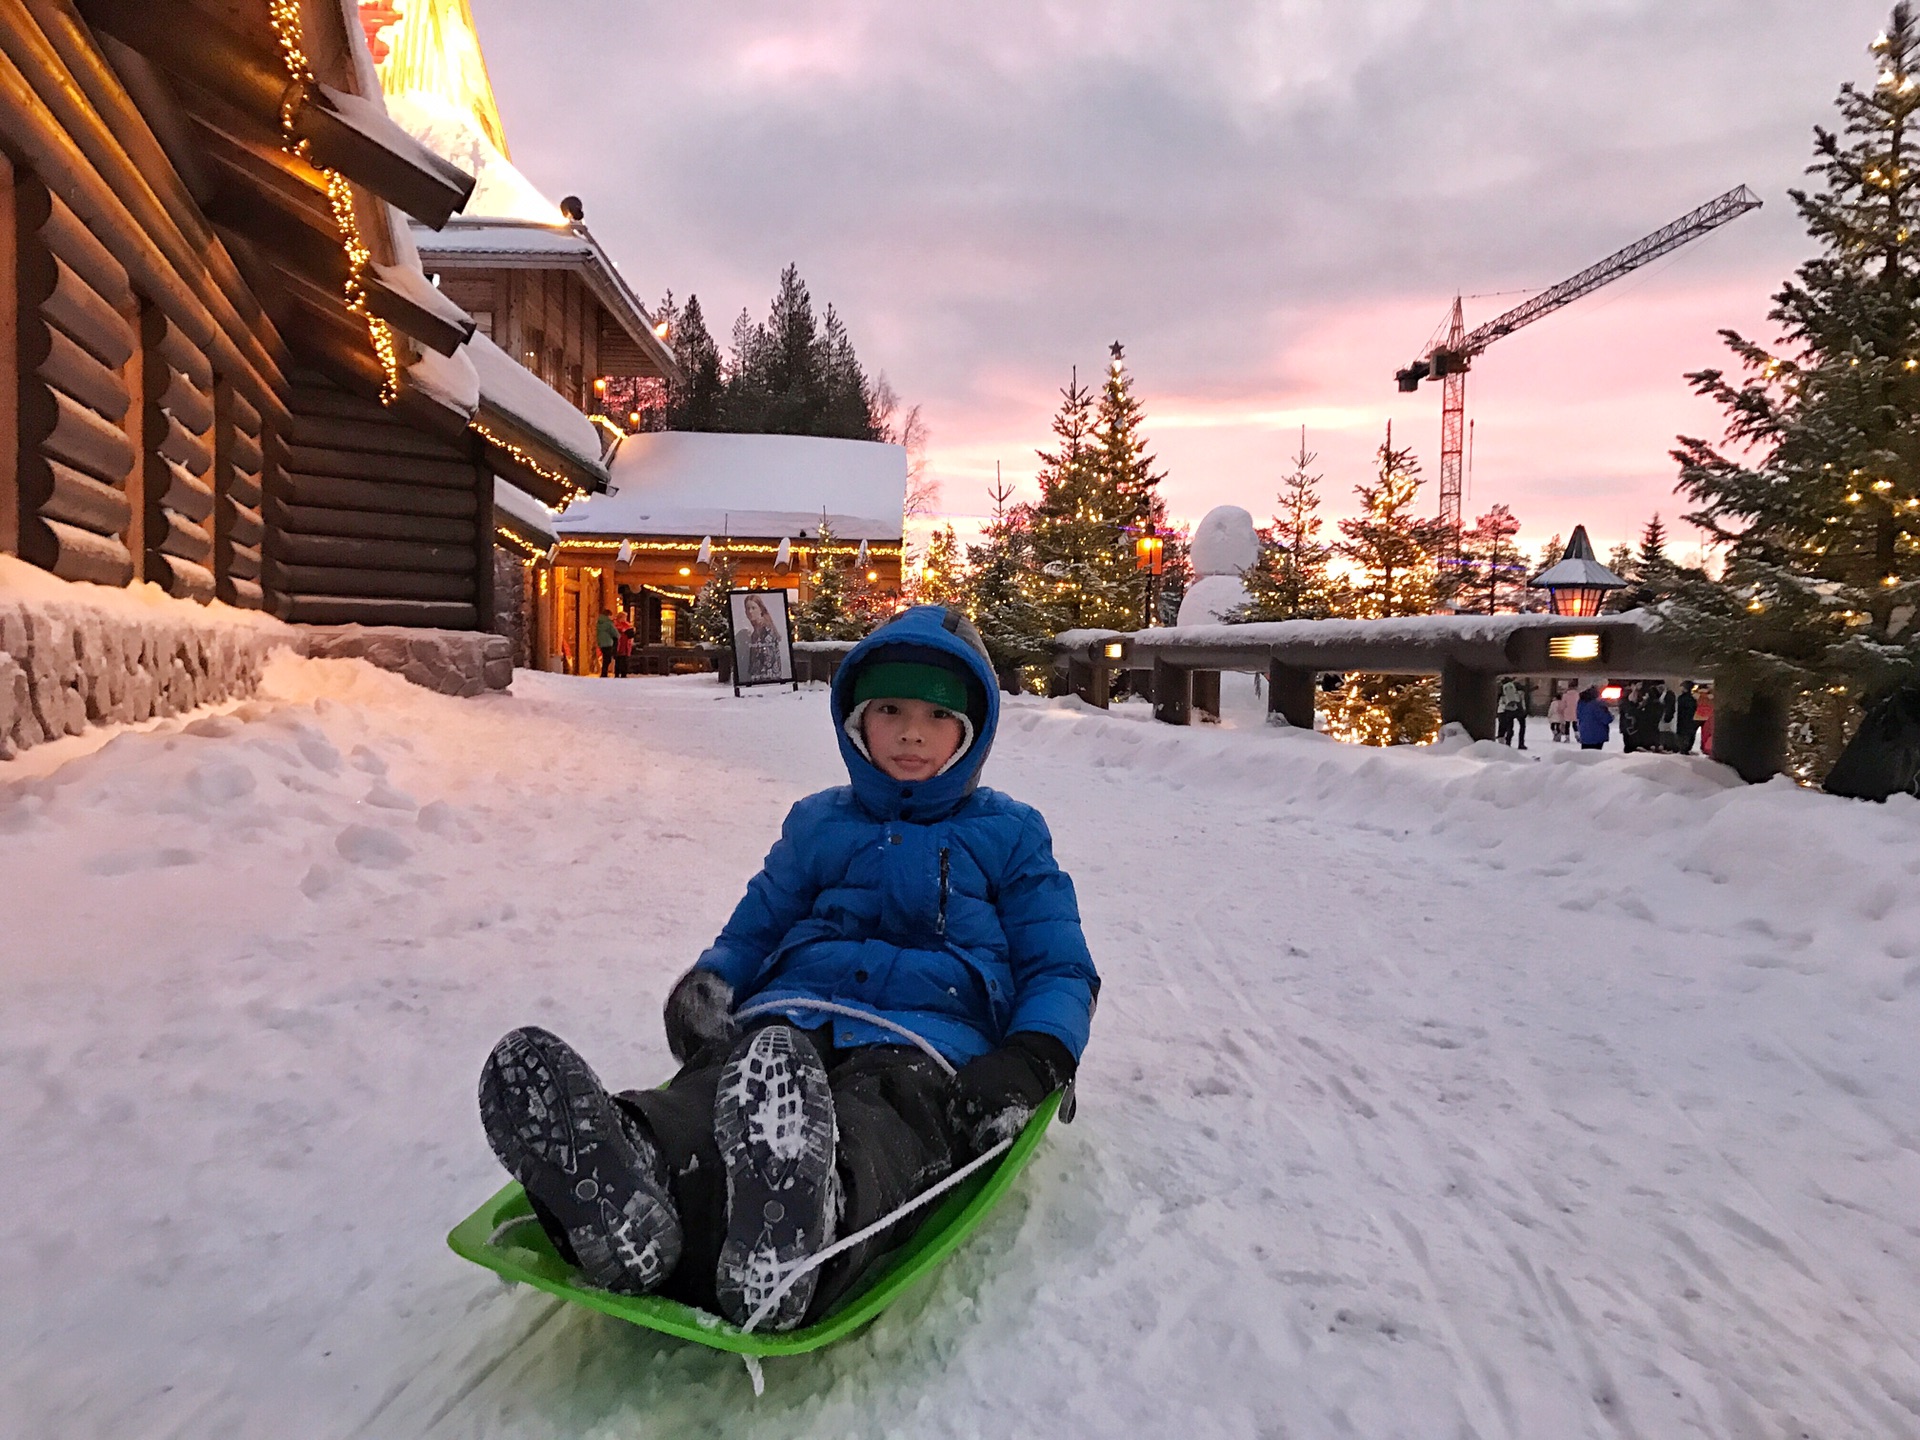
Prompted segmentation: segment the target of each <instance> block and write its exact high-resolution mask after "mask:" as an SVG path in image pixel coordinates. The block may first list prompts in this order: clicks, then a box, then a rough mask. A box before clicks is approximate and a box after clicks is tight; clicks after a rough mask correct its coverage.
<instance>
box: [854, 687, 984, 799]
mask: <svg viewBox="0 0 1920 1440" xmlns="http://www.w3.org/2000/svg"><path fill="white" fill-rule="evenodd" d="M860 728H861V731H862V733H864V734H865V735H866V738H867V753H868V754H869V755H871V756H872V757H873V763H874V764H876V765H878V766H879V767H880V769H881V772H882V773H883V774H885V775H886V776H887V778H888V779H890V780H931V779H932V778H933V777H934V776H935V775H938V774H939V773H940V767H941V766H942V765H945V764H946V763H947V761H949V760H951V759H952V758H953V752H954V751H956V750H958V749H959V748H960V741H961V738H962V737H963V736H964V735H965V733H966V732H965V730H964V728H963V727H962V726H961V724H960V717H959V716H958V715H955V714H954V713H953V711H951V710H949V709H947V708H946V707H945V706H944V705H935V704H932V703H931V702H930V701H926V700H893V699H888V698H886V697H884V696H883V697H881V698H880V699H877V700H869V701H868V702H867V708H866V709H865V710H864V711H863V712H862V713H861V716H860Z"/></svg>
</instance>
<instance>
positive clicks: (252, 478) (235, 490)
mask: <svg viewBox="0 0 1920 1440" xmlns="http://www.w3.org/2000/svg"><path fill="white" fill-rule="evenodd" d="M227 493H228V494H229V495H231V496H232V497H233V503H234V504H236V505H245V506H247V507H248V508H249V509H253V510H258V509H259V508H260V497H261V494H262V488H261V480H260V475H259V473H258V472H257V471H256V472H249V471H246V470H242V469H241V468H239V467H238V466H235V467H234V471H233V474H232V475H230V476H229V477H227Z"/></svg>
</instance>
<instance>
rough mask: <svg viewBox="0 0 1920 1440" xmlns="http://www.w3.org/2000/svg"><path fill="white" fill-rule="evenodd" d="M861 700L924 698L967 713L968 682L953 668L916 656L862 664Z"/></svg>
mask: <svg viewBox="0 0 1920 1440" xmlns="http://www.w3.org/2000/svg"><path fill="white" fill-rule="evenodd" d="M862 700H924V701H926V702H927V703H928V704H929V705H939V706H942V707H944V708H946V709H948V710H951V711H953V712H954V713H955V714H957V715H964V714H966V713H967V686H966V682H965V681H963V680H962V679H961V678H960V677H959V676H958V675H956V674H954V673H953V671H951V670H943V669H941V668H940V667H939V666H938V665H923V664H920V663H919V662H917V661H913V660H885V661H881V662H879V663H878V664H868V665H863V666H861V667H860V673H859V675H858V676H856V677H855V678H854V682H853V703H854V704H856V705H858V704H859V703H860V702H861V701H862Z"/></svg>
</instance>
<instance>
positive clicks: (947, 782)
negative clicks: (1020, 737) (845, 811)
mask: <svg viewBox="0 0 1920 1440" xmlns="http://www.w3.org/2000/svg"><path fill="white" fill-rule="evenodd" d="M888 651H895V652H900V653H896V654H893V655H889V654H888V653H887V652H888ZM915 652H918V653H917V654H916V653H915ZM928 652H934V653H936V654H938V655H942V656H948V657H951V658H953V659H955V660H958V661H959V662H960V663H961V664H962V665H963V666H964V667H965V668H966V671H967V673H968V674H969V675H970V676H971V677H972V678H973V680H974V682H975V683H976V684H977V685H978V686H979V688H980V691H981V697H982V700H983V709H984V713H982V714H975V715H973V716H972V717H971V718H972V720H973V732H974V733H973V740H972V743H971V744H970V745H969V746H968V747H967V751H966V753H965V754H964V755H962V756H961V757H960V760H959V762H958V763H957V764H956V765H954V767H953V768H952V769H951V770H948V771H946V772H945V773H944V774H940V775H935V776H934V777H932V778H931V779H928V780H915V781H906V780H895V779H893V778H891V777H890V776H888V775H887V774H886V773H885V772H884V771H882V770H881V769H880V767H879V766H878V765H875V764H874V763H873V762H872V761H871V760H869V759H868V758H867V757H866V756H865V755H862V754H861V753H860V750H859V747H858V746H856V745H855V744H854V743H853V740H852V738H851V737H850V736H849V735H848V734H847V731H846V724H847V716H848V714H849V713H850V712H851V711H852V709H853V703H854V702H853V686H854V681H855V679H856V678H857V677H858V676H859V674H860V671H861V670H862V669H863V668H864V667H865V666H866V665H867V664H868V663H869V662H871V661H873V660H875V659H876V658H877V659H882V660H886V659H916V658H927V657H928ZM969 708H970V709H971V707H969ZM832 709H833V731H834V736H835V738H836V739H837V740H838V741H839V743H840V758H841V759H842V760H844V761H845V762H846V766H847V775H848V777H849V778H850V779H851V780H852V781H853V793H854V798H855V799H857V800H858V801H859V802H860V805H861V807H862V808H863V809H866V810H868V811H870V812H872V813H873V814H875V815H878V816H880V817H882V818H884V819H895V818H898V819H901V820H916V821H930V820H939V819H942V818H944V817H945V816H947V815H950V814H952V813H953V812H954V811H955V810H957V809H959V808H960V806H961V805H962V804H963V803H965V801H966V799H967V797H968V796H969V795H971V794H973V791H974V787H976V786H977V785H978V784H979V783H980V769H981V767H982V766H984V765H985V764H986V763H987V752H988V751H989V750H991V749H992V748H993V736H994V732H995V731H996V730H998V729H999V726H1000V687H999V684H998V682H997V681H996V679H995V677H994V673H993V665H992V663H991V662H990V661H989V659H988V658H987V647H986V645H985V644H984V643H982V641H981V639H980V632H979V631H978V630H975V629H974V628H973V622H972V621H970V620H968V619H967V617H966V616H964V615H962V614H961V613H960V612H959V611H958V610H953V609H950V608H948V607H947V606H945V605H915V606H913V607H912V608H910V609H907V610H903V611H901V612H900V613H899V614H898V615H896V616H894V617H893V619H891V620H889V621H888V622H887V623H886V624H884V625H882V626H881V627H880V628H879V629H878V630H875V631H874V632H873V633H872V634H871V635H869V636H867V638H866V639H864V640H862V641H861V642H860V643H859V644H858V645H856V646H854V647H853V651H852V653H850V654H849V655H848V656H847V658H846V660H845V661H844V662H843V663H842V664H841V666H840V669H839V671H838V673H836V674H835V675H834V677H833V701H832Z"/></svg>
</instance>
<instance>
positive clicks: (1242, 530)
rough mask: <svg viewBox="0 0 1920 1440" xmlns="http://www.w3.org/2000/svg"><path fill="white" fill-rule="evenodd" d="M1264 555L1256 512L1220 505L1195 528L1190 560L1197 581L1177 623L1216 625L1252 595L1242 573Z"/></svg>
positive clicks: (1236, 506) (1182, 605) (1193, 582)
mask: <svg viewBox="0 0 1920 1440" xmlns="http://www.w3.org/2000/svg"><path fill="white" fill-rule="evenodd" d="M1259 558H1260V536H1259V535H1258V534H1257V533H1256V532H1255V530H1254V528H1253V516H1251V515H1249V514H1248V513H1247V512H1246V511H1245V510H1242V509H1241V508H1240V507H1239V506H1238V505H1216V506H1215V507H1214V508H1213V509H1211V510H1209V511H1208V512H1207V514H1206V518H1205V519H1203V520H1202V521H1201V522H1200V524H1199V526H1198V527H1197V528H1196V529H1195V530H1194V532H1193V540H1192V542H1191V543H1190V544H1189V545H1188V547H1187V563H1188V564H1189V565H1191V566H1192V567H1193V575H1194V578H1193V581H1192V583H1191V584H1189V585H1188V586H1187V593H1186V595H1185V597H1184V598H1182V600H1181V601H1180V618H1179V619H1177V620H1175V621H1174V624H1175V625H1214V624H1218V623H1219V622H1220V621H1221V620H1223V619H1224V618H1225V617H1226V616H1227V615H1229V614H1231V613H1232V612H1233V611H1235V610H1237V609H1239V608H1240V606H1242V605H1244V604H1246V603H1247V601H1248V599H1249V598H1251V597H1249V596H1248V594H1247V587H1246V586H1245V585H1244V584H1242V583H1241V580H1240V577H1241V575H1242V574H1244V573H1245V572H1246V571H1248V570H1251V569H1252V568H1253V565H1254V562H1255V561H1256V560H1258V559H1259Z"/></svg>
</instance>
